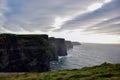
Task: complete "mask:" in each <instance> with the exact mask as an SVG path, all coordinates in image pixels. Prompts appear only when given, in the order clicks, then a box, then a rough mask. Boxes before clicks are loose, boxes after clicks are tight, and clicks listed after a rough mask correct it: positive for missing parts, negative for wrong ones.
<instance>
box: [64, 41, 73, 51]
mask: <svg viewBox="0 0 120 80" xmlns="http://www.w3.org/2000/svg"><path fill="white" fill-rule="evenodd" d="M65 45H66V47H67V50H70V49H72V48H73V44H72V42H71V41H65Z"/></svg>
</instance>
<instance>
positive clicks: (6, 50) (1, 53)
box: [0, 34, 73, 72]
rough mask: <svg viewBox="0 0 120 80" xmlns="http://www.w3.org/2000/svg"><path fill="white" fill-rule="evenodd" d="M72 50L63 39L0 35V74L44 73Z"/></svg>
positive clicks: (69, 42)
mask: <svg viewBox="0 0 120 80" xmlns="http://www.w3.org/2000/svg"><path fill="white" fill-rule="evenodd" d="M72 48H73V43H72V42H71V41H65V39H64V38H54V37H50V38H48V35H15V34H0V72H44V71H48V70H50V61H58V57H59V56H66V55H67V50H69V49H72Z"/></svg>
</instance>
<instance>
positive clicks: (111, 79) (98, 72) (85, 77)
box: [0, 63, 120, 80]
mask: <svg viewBox="0 0 120 80" xmlns="http://www.w3.org/2000/svg"><path fill="white" fill-rule="evenodd" d="M0 80H120V64H108V63H104V64H102V65H100V66H94V67H85V68H82V69H73V70H61V71H50V72H43V73H24V74H19V75H18V74H16V75H9V76H4V77H0Z"/></svg>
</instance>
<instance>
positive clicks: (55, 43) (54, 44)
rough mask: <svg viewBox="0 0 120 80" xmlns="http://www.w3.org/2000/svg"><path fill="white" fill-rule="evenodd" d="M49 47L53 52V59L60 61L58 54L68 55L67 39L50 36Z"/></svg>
mask: <svg viewBox="0 0 120 80" xmlns="http://www.w3.org/2000/svg"><path fill="white" fill-rule="evenodd" d="M49 47H50V53H51V61H58V56H66V55H67V47H66V45H65V39H63V38H54V37H50V38H49Z"/></svg>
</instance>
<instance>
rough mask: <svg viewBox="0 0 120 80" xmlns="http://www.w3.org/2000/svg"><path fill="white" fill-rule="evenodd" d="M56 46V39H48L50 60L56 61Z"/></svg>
mask: <svg viewBox="0 0 120 80" xmlns="http://www.w3.org/2000/svg"><path fill="white" fill-rule="evenodd" d="M57 46H58V45H57V44H56V39H55V38H53V37H50V38H49V49H50V53H51V56H50V60H51V61H58V47H57Z"/></svg>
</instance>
